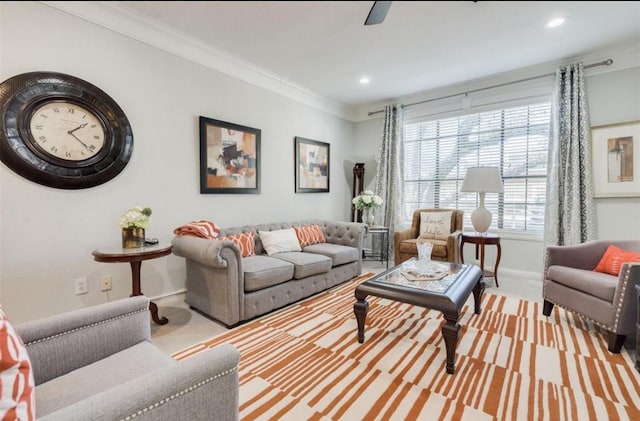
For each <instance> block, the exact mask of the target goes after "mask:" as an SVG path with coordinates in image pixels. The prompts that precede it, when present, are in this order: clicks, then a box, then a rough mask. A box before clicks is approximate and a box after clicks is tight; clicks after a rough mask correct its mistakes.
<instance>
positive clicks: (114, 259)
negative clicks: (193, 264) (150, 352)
mask: <svg viewBox="0 0 640 421" xmlns="http://www.w3.org/2000/svg"><path fill="white" fill-rule="evenodd" d="M170 253H171V245H162V244H158V245H155V246H145V247H139V248H135V249H123V248H113V249H101V250H94V251H93V252H92V253H91V254H93V259H94V260H95V261H96V262H104V263H122V262H129V264H130V265H131V297H133V296H136V295H143V294H142V288H140V268H141V266H142V262H143V261H144V260H150V259H156V258H158V257H162V256H166V255H168V254H170ZM149 311H151V318H152V319H153V321H154V322H156V323H157V324H159V325H164V324H167V323H168V322H169V319H167V318H166V317H162V318H160V317H158V306H157V304H156V303H154V302H150V303H149Z"/></svg>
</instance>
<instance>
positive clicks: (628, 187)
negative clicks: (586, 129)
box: [591, 120, 640, 197]
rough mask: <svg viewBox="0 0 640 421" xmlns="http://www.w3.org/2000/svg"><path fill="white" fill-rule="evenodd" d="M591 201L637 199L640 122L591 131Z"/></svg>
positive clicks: (618, 124) (639, 177) (605, 126)
mask: <svg viewBox="0 0 640 421" xmlns="http://www.w3.org/2000/svg"><path fill="white" fill-rule="evenodd" d="M591 142H592V150H591V152H592V162H593V193H594V197H640V120H637V121H629V122H624V123H615V124H607V125H602V126H595V127H592V128H591Z"/></svg>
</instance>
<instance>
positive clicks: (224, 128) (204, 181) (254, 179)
mask: <svg viewBox="0 0 640 421" xmlns="http://www.w3.org/2000/svg"><path fill="white" fill-rule="evenodd" d="M260 136H261V131H260V129H254V128H252V127H246V126H241V125H239V124H233V123H228V122H226V121H220V120H214V119H211V118H206V117H202V116H200V193H233V194H257V193H260Z"/></svg>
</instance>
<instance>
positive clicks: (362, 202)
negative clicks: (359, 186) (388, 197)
mask: <svg viewBox="0 0 640 421" xmlns="http://www.w3.org/2000/svg"><path fill="white" fill-rule="evenodd" d="M352 203H353V204H354V205H355V207H356V208H357V209H358V210H361V211H363V212H364V215H363V217H364V218H363V220H364V223H365V224H367V225H369V226H373V225H374V224H375V220H376V216H375V214H374V211H375V209H376V208H379V207H380V206H382V204H383V203H384V200H382V198H381V197H380V196H378V195H377V194H374V193H373V192H372V191H371V190H365V191H363V192H362V193H360V194H359V195H358V196H356V197H354V198H353V201H352Z"/></svg>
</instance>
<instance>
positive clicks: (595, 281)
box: [547, 265, 618, 302]
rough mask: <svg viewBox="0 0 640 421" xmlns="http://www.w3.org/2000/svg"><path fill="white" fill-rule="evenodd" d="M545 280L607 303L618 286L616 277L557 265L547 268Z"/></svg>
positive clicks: (610, 300) (611, 299)
mask: <svg viewBox="0 0 640 421" xmlns="http://www.w3.org/2000/svg"><path fill="white" fill-rule="evenodd" d="M547 279H550V280H552V281H554V282H557V283H559V284H561V285H565V286H567V287H569V288H572V289H575V290H578V291H583V292H585V293H586V294H589V295H592V296H594V297H598V298H600V299H602V300H605V301H607V302H612V301H613V294H614V292H615V290H616V286H617V285H618V277H617V276H613V275H609V274H606V273H600V272H594V271H591V270H585V269H576V268H571V267H567V266H557V265H554V266H549V268H548V269H547Z"/></svg>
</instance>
